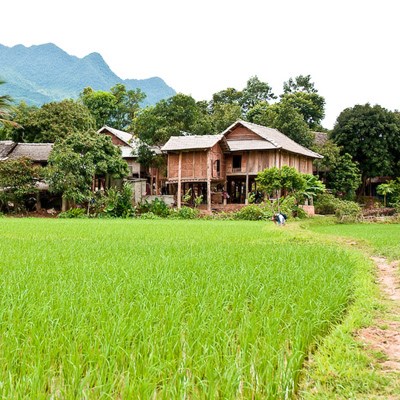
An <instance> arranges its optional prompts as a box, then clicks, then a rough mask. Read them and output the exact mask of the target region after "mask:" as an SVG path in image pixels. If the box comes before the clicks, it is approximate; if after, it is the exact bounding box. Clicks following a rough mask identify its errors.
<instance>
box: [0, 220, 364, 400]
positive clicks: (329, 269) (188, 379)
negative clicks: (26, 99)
mask: <svg viewBox="0 0 400 400" xmlns="http://www.w3.org/2000/svg"><path fill="white" fill-rule="evenodd" d="M0 224H1V231H0V283H1V288H2V291H1V292H0V321H1V324H0V395H1V397H2V398H7V399H24V398H26V399H28V398H29V399H31V398H36V399H41V398H54V399H56V398H68V399H70V398H71V399H73V398H88V399H110V398H112V399H115V398H129V399H135V398H136V399H144V398H146V399H147V398H154V399H164V398H169V399H175V398H185V399H189V398H191V399H211V398H213V399H218V398H221V399H222V398H224V399H240V398H242V399H249V398H257V399H258V398H268V399H286V398H290V397H291V396H292V395H293V394H294V393H295V389H296V387H297V384H298V381H299V378H300V372H301V369H302V366H303V362H304V359H305V357H306V356H307V355H308V354H309V352H310V351H311V350H312V349H314V348H315V346H316V344H317V343H319V342H320V341H321V340H322V338H323V337H324V336H326V335H327V334H328V333H329V332H331V331H332V330H334V329H335V325H336V324H338V323H339V322H340V321H342V319H343V318H344V316H345V313H346V311H347V310H348V308H349V305H350V304H351V303H354V302H355V298H356V297H357V296H358V294H357V290H358V289H357V287H356V283H357V279H359V276H360V274H361V272H360V271H362V269H363V268H364V266H365V263H363V262H362V261H361V259H360V256H359V255H355V254H353V253H352V252H350V251H349V250H347V249H343V248H340V247H339V246H338V245H336V244H332V243H329V242H328V241H326V240H320V239H316V238H315V237H314V236H313V235H312V234H308V233H305V234H303V235H299V234H297V233H295V232H292V231H291V230H290V229H287V230H286V229H282V228H277V227H275V226H273V224H270V223H265V222H264V223H262V222H260V223H258V222H244V221H243V222H242V221H170V220H165V221H164V220H162V221H158V220H157V221H151V220H146V221H140V220H39V219H1V220H0ZM357 277H358V278H357Z"/></svg>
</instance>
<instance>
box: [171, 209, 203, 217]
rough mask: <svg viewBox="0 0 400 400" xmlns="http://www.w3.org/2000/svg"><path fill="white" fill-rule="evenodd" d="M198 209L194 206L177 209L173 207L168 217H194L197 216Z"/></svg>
mask: <svg viewBox="0 0 400 400" xmlns="http://www.w3.org/2000/svg"><path fill="white" fill-rule="evenodd" d="M199 214H200V211H199V210H197V209H196V208H190V207H186V206H184V207H182V208H179V209H174V210H173V212H172V213H171V214H170V218H174V219H195V218H197V217H198V216H199Z"/></svg>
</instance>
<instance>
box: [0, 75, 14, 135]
mask: <svg viewBox="0 0 400 400" xmlns="http://www.w3.org/2000/svg"><path fill="white" fill-rule="evenodd" d="M4 83H5V82H4V81H2V80H0V85H4ZM12 102H13V100H12V98H11V97H10V96H9V95H7V94H4V95H1V96H0V128H3V127H5V126H12V127H16V126H18V124H17V123H16V122H15V121H12V120H11V115H10V114H11V112H12V110H13V105H12Z"/></svg>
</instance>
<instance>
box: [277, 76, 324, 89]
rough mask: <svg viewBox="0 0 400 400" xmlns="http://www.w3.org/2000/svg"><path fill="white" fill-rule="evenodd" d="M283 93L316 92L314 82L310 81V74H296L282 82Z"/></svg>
mask: <svg viewBox="0 0 400 400" xmlns="http://www.w3.org/2000/svg"><path fill="white" fill-rule="evenodd" d="M283 92H284V93H296V92H303V93H317V92H318V90H317V89H316V88H315V84H314V82H311V75H298V76H296V77H295V78H294V79H293V78H289V80H288V81H286V82H284V83H283Z"/></svg>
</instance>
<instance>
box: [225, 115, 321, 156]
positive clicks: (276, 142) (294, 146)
mask: <svg viewBox="0 0 400 400" xmlns="http://www.w3.org/2000/svg"><path fill="white" fill-rule="evenodd" d="M239 125H242V126H244V127H245V128H247V129H249V130H251V131H252V132H254V133H255V134H257V135H258V136H260V137H261V138H263V139H265V140H267V141H268V142H270V143H271V144H272V145H273V146H275V148H277V149H283V150H286V151H290V152H292V153H296V154H301V155H304V156H307V157H313V158H322V156H321V155H320V154H318V153H315V152H314V151H312V150H310V149H307V148H306V147H303V146H301V145H300V144H298V143H296V142H295V141H294V140H292V139H290V138H288V137H287V136H286V135H284V134H283V133H282V132H279V131H278V130H277V129H274V128H268V127H266V126H262V125H257V124H253V123H251V122H246V121H237V122H235V123H234V124H232V125H231V126H230V127H228V128H227V129H226V130H225V131H224V132H222V135H224V136H225V135H227V134H228V133H229V132H231V131H232V130H234V129H235V128H236V127H238V126H239ZM229 142H230V141H229V140H228V144H229Z"/></svg>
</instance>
